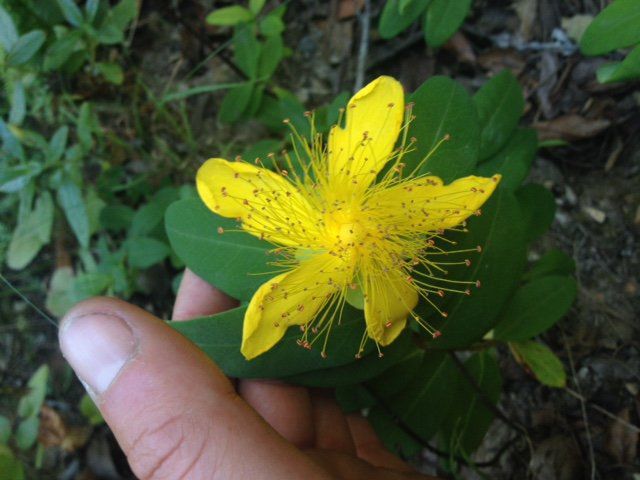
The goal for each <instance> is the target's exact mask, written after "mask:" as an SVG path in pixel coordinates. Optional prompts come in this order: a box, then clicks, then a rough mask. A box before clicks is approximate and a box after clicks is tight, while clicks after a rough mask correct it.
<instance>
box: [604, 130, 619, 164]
mask: <svg viewBox="0 0 640 480" xmlns="http://www.w3.org/2000/svg"><path fill="white" fill-rule="evenodd" d="M623 147H624V144H623V143H622V140H620V137H616V143H615V146H614V147H613V150H611V153H610V154H609V157H608V158H607V162H606V163H605V164H604V171H605V172H610V171H611V169H612V168H613V167H614V166H615V164H616V162H617V161H618V158H620V154H621V153H622V149H623Z"/></svg>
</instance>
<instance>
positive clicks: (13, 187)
mask: <svg viewBox="0 0 640 480" xmlns="http://www.w3.org/2000/svg"><path fill="white" fill-rule="evenodd" d="M40 172H42V165H41V164H39V163H38V162H29V163H25V164H22V165H16V166H15V167H4V166H2V167H0V192H2V193H16V192H19V191H20V190H22V189H23V188H24V187H25V186H26V185H27V184H28V183H29V181H31V179H32V178H33V177H35V176H37V175H39V174H40Z"/></svg>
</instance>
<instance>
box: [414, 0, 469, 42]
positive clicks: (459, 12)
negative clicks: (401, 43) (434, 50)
mask: <svg viewBox="0 0 640 480" xmlns="http://www.w3.org/2000/svg"><path fill="white" fill-rule="evenodd" d="M470 8H471V0H433V1H432V2H431V3H430V4H429V7H428V8H427V14H426V15H425V17H424V36H425V40H426V41H427V43H428V44H429V45H431V46H432V47H439V46H441V45H443V44H444V43H445V42H446V41H447V40H449V38H451V36H452V35H453V34H454V33H456V31H457V30H458V28H460V25H462V22H464V19H465V17H466V16H467V14H468V13H469V9H470Z"/></svg>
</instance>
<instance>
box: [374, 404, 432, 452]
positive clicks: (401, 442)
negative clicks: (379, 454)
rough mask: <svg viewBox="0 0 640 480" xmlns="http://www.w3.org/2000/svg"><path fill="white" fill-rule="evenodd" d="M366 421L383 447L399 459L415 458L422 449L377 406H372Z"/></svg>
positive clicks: (420, 445) (419, 444)
mask: <svg viewBox="0 0 640 480" xmlns="http://www.w3.org/2000/svg"><path fill="white" fill-rule="evenodd" d="M367 420H368V421H369V423H370V424H371V426H372V427H373V429H374V430H375V431H376V433H377V434H378V437H379V438H380V440H381V441H382V443H383V444H384V446H385V447H387V449H389V450H390V451H392V452H395V453H396V454H397V455H400V457H401V458H416V457H417V455H418V453H419V452H420V451H421V450H422V449H423V448H424V447H423V445H422V444H421V443H419V442H418V441H416V439H415V438H414V437H413V436H411V435H410V434H409V433H408V432H407V431H405V430H404V429H403V428H402V426H401V425H400V424H399V423H398V422H397V420H395V419H393V418H392V417H391V416H390V415H388V414H387V413H386V412H385V411H384V410H382V409H381V408H380V407H379V406H374V407H373V408H372V409H371V411H370V412H369V415H367Z"/></svg>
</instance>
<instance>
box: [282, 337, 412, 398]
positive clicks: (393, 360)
mask: <svg viewBox="0 0 640 480" xmlns="http://www.w3.org/2000/svg"><path fill="white" fill-rule="evenodd" d="M331 341H332V339H331V338H330V339H329V342H331ZM329 347H331V343H329ZM416 350H417V349H416V347H415V344H414V343H413V340H412V338H411V334H410V332H408V331H405V332H404V333H403V334H402V335H401V336H400V337H398V338H397V339H396V340H394V341H393V343H392V344H391V345H389V346H388V347H386V348H384V349H383V350H382V352H383V356H382V357H379V355H378V352H377V351H375V352H372V353H371V354H370V355H367V356H366V357H364V358H361V359H359V360H357V361H355V362H352V363H349V364H347V365H344V366H340V367H333V368H324V369H322V370H314V371H310V372H305V373H302V374H299V375H295V376H292V377H286V378H284V381H286V382H289V383H295V384H296V385H304V386H307V387H317V388H336V387H342V386H347V385H354V384H356V383H361V382H365V381H367V380H370V379H372V378H373V377H376V376H378V375H380V374H381V373H382V372H384V371H386V370H388V369H389V368H391V367H393V366H394V365H396V364H397V363H398V362H401V361H403V360H404V359H406V358H407V357H408V356H410V355H412V354H413V353H414V352H415V351H416Z"/></svg>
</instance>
